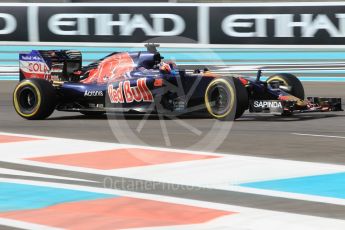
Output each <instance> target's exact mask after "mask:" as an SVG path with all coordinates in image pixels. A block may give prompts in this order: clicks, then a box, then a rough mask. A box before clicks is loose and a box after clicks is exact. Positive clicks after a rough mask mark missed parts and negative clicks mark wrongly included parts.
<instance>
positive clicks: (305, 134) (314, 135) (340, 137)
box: [291, 133, 345, 139]
mask: <svg viewBox="0 0 345 230" xmlns="http://www.w3.org/2000/svg"><path fill="white" fill-rule="evenodd" d="M291 134H292V135H298V136H310V137H327V138H337V139H345V137H343V136H330V135H320V134H310V133H291Z"/></svg>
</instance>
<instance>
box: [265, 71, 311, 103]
mask: <svg viewBox="0 0 345 230" xmlns="http://www.w3.org/2000/svg"><path fill="white" fill-rule="evenodd" d="M272 81H279V82H280V84H281V85H283V86H287V87H290V88H291V89H290V90H289V91H286V92H287V93H289V94H291V95H293V96H295V97H297V98H299V99H301V100H304V98H305V95H304V88H303V85H302V83H301V81H300V80H299V79H298V78H297V77H296V76H295V75H293V74H289V73H280V74H275V75H272V76H270V77H269V78H268V79H267V83H270V82H272Z"/></svg>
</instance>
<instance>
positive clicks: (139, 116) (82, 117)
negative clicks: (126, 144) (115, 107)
mask: <svg viewBox="0 0 345 230" xmlns="http://www.w3.org/2000/svg"><path fill="white" fill-rule="evenodd" d="M143 119H146V120H160V119H164V120H174V119H184V120H188V119H211V118H210V117H209V116H206V115H193V116H191V115H183V116H169V115H164V116H158V115H156V114H152V115H149V116H147V115H143V114H110V115H109V114H103V115H74V116H61V117H50V118H48V119H46V120H143Z"/></svg>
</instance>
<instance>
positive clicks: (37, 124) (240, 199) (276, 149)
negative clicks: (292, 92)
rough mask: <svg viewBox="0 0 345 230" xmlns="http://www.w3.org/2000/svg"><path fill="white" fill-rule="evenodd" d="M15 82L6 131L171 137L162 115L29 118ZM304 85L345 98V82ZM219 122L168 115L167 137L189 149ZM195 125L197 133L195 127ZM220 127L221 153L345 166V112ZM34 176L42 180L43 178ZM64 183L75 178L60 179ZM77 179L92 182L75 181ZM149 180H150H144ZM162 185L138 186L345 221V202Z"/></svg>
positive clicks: (0, 123)
mask: <svg viewBox="0 0 345 230" xmlns="http://www.w3.org/2000/svg"><path fill="white" fill-rule="evenodd" d="M15 84H16V82H7V81H1V82H0V103H1V104H0V105H1V107H0V132H11V133H20V134H33V135H43V136H52V137H63V138H73V139H85V140H93V141H104V142H118V140H117V137H119V136H126V133H127V132H129V131H132V132H133V130H134V131H135V130H136V129H137V128H138V126H139V127H140V126H141V125H143V128H142V130H141V132H136V134H137V136H139V137H140V139H141V140H143V141H144V142H145V143H147V144H148V145H152V146H163V147H166V141H165V140H164V138H163V136H164V135H162V132H163V134H164V131H162V123H161V121H160V120H159V119H158V118H157V117H149V118H148V119H147V120H146V121H145V123H144V124H143V123H141V121H142V119H143V117H140V116H133V117H127V119H124V118H110V121H109V120H108V119H107V116H100V117H89V116H84V115H80V114H78V113H66V112H55V113H54V114H53V116H51V118H49V119H48V120H44V121H27V120H24V119H22V118H20V117H19V116H18V115H17V114H16V113H15V112H14V110H13V108H12V99H11V97H12V96H11V93H12V91H13V88H14V87H15ZM304 85H305V90H306V94H307V95H310V96H325V97H326V96H328V97H342V98H343V99H345V83H304ZM181 121H182V123H181ZM113 122H116V126H117V128H115V129H114V126H113V125H112V124H113ZM214 122H215V120H212V119H205V118H198V119H194V118H186V119H182V120H180V119H165V120H164V125H165V126H166V127H167V130H168V133H167V135H168V136H169V139H170V142H171V146H170V147H173V148H186V147H189V146H191V145H192V144H195V143H196V142H197V141H199V140H200V139H201V137H203V136H204V135H206V134H207V133H208V132H209V130H210V127H212V125H213V124H214ZM111 127H113V128H111ZM191 127H192V128H191ZM224 127H226V125H224ZM193 129H194V132H193V131H191V130H193ZM195 130H197V131H195ZM216 131H217V134H224V135H225V134H226V136H225V140H224V141H222V143H221V145H220V146H219V147H218V148H217V149H216V152H219V153H224V154H227V153H235V154H240V155H250V156H259V157H270V158H279V159H293V160H300V161H309V162H322V163H333V164H342V165H343V164H345V151H344V149H345V139H344V138H342V137H345V112H339V113H319V114H301V115H297V116H294V117H289V118H282V117H274V116H268V115H260V116H254V115H250V114H245V115H244V117H243V118H242V119H239V120H238V121H236V122H234V123H233V124H232V128H231V130H230V132H229V133H228V134H227V130H224V129H221V128H220V129H218V130H216ZM198 132H199V133H198ZM114 133H116V135H114ZM196 133H198V134H196ZM296 133H300V134H312V135H326V136H301V135H296ZM119 134H121V135H119ZM328 136H329V137H328ZM126 140H127V142H128V143H131V142H132V144H137V143H135V141H134V139H133V138H131V137H130V136H129V137H128V138H127V139H126ZM200 150H204V149H200ZM0 167H4V168H12V169H18V170H23V171H31V172H32V171H35V172H42V173H45V174H50V175H59V176H67V177H71V178H75V179H78V178H79V179H87V180H90V181H91V182H90V183H88V186H95V187H98V186H102V184H101V182H102V181H101V180H102V177H101V176H100V175H94V174H85V173H76V172H71V171H65V170H52V169H49V168H41V167H29V166H23V165H16V164H9V163H5V162H1V160H0ZM0 177H5V178H8V177H11V176H10V175H0ZM22 179H23V178H22ZM29 179H30V180H36V179H37V180H38V178H29ZM116 179H117V180H120V179H121V180H122V181H124V183H128V180H129V181H130V180H131V179H129V178H125V179H123V178H116ZM59 183H71V182H66V181H60V182H59ZM73 183H86V182H77V181H75V182H73ZM143 183H148V182H145V181H144V182H143ZM162 186H163V184H161V183H159V184H157V187H155V188H156V189H154V190H151V191H143V190H142V189H141V188H140V186H139V187H138V188H135V189H134V190H135V191H140V192H149V193H154V194H163V195H168V196H176V197H185V198H190V199H198V200H205V201H211V202H218V203H225V204H234V205H241V206H246V207H254V208H263V209H270V210H277V211H286V212H293V213H300V214H308V215H315V216H322V217H332V218H339V219H345V207H344V206H340V205H332V204H322V203H317V202H307V201H297V200H293V199H285V198H274V197H269V196H262V195H253V194H244V193H239V192H229V191H219V190H211V189H199V188H196V189H195V190H191V191H183V190H181V191H179V190H174V191H170V190H164V189H163V190H162ZM120 189H121V188H120ZM122 189H126V186H125V185H124V187H123V188H122ZM129 190H133V189H129Z"/></svg>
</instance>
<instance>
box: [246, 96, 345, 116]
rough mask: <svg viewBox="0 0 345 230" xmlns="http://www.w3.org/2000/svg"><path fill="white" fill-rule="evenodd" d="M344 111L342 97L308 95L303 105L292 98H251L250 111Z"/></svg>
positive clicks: (282, 112)
mask: <svg viewBox="0 0 345 230" xmlns="http://www.w3.org/2000/svg"><path fill="white" fill-rule="evenodd" d="M330 111H343V109H342V104H341V98H324V97H308V98H307V100H305V104H304V105H303V106H301V105H298V103H297V102H296V101H292V100H250V102H249V112H251V113H270V114H294V113H311V112H330Z"/></svg>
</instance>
